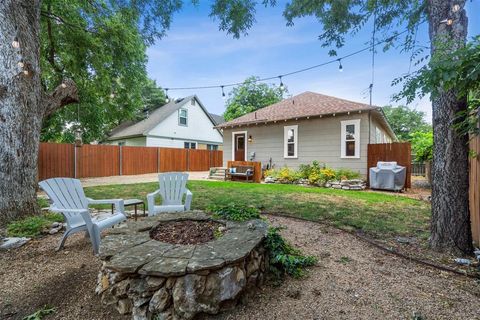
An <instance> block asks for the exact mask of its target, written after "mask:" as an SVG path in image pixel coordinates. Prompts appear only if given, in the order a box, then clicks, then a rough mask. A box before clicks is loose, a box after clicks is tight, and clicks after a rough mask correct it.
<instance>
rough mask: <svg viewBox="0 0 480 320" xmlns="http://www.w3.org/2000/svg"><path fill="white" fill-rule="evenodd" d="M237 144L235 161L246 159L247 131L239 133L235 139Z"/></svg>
mask: <svg viewBox="0 0 480 320" xmlns="http://www.w3.org/2000/svg"><path fill="white" fill-rule="evenodd" d="M233 141H234V143H235V146H234V148H235V149H234V150H235V153H234V155H235V158H234V160H235V161H245V133H237V134H235V135H234V139H233Z"/></svg>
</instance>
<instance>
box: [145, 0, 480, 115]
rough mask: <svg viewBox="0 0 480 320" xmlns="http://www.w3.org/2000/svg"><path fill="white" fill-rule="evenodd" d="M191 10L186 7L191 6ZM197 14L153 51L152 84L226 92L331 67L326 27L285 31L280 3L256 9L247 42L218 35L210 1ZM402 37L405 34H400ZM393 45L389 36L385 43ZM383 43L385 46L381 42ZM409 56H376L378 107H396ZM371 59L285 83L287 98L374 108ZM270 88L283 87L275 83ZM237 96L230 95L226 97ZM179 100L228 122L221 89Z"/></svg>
mask: <svg viewBox="0 0 480 320" xmlns="http://www.w3.org/2000/svg"><path fill="white" fill-rule="evenodd" d="M187 2H188V1H187ZM200 2H201V4H200V5H198V6H192V5H189V6H186V7H185V8H184V10H183V11H181V12H180V13H178V14H176V15H175V16H174V18H173V22H172V25H171V27H170V30H169V31H168V33H167V36H166V37H165V38H163V39H161V40H159V41H157V43H156V44H155V45H153V46H151V47H150V48H149V49H148V50H147V55H148V64H147V71H148V75H149V77H150V78H151V79H154V80H156V82H157V85H159V86H161V87H163V88H169V87H170V88H172V87H192V86H210V85H222V84H227V83H237V82H242V81H243V80H245V79H246V78H247V77H249V76H258V77H260V78H266V77H274V76H278V75H280V74H285V73H288V72H291V71H295V70H299V69H303V68H306V67H310V66H313V65H317V64H321V63H323V62H326V61H330V60H332V59H334V58H332V57H330V56H329V55H328V51H329V50H330V49H331V48H324V47H322V46H321V44H322V42H321V41H320V40H318V36H319V35H320V34H322V25H321V24H320V23H319V22H318V21H317V20H316V19H315V18H312V17H307V18H302V19H297V20H295V24H294V26H286V21H285V19H284V18H283V16H282V11H283V9H284V7H285V2H284V1H277V6H276V7H275V8H263V7H261V6H259V7H258V8H257V14H256V20H257V23H256V24H255V25H254V26H253V27H252V28H251V29H250V30H249V32H248V35H247V36H242V37H241V38H240V39H234V38H233V37H232V35H229V34H227V33H226V32H224V31H219V30H218V21H214V20H212V18H210V17H209V16H208V14H209V10H210V8H209V5H208V1H200ZM466 10H467V15H468V17H469V26H468V27H469V28H468V37H469V38H471V37H472V36H474V35H478V34H480V15H479V14H478V12H480V0H472V1H468V2H467V5H466ZM372 28H373V26H372V24H370V25H368V24H367V25H366V26H365V27H364V28H363V30H362V31H360V32H359V33H358V34H356V35H354V36H348V37H347V39H346V43H345V46H344V47H342V48H341V49H339V50H337V53H338V56H339V57H341V56H344V55H347V54H349V53H351V52H355V51H357V50H359V49H362V48H364V47H366V46H368V45H369V44H368V42H369V41H371V33H372ZM399 30H400V31H402V30H401V29H399ZM385 37H387V36H385ZM378 38H381V39H383V37H382V36H381V35H378ZM417 44H418V45H427V46H428V45H429V40H428V27H427V24H426V23H424V24H423V25H421V26H420V27H419V29H418V32H417ZM411 56H412V54H411V52H401V49H400V48H396V49H390V50H388V51H386V52H383V50H382V48H378V50H377V53H376V55H375V69H374V88H373V94H372V101H373V104H374V105H377V106H385V105H398V104H405V102H404V101H400V102H395V101H393V100H392V95H393V94H395V93H397V92H398V91H399V90H400V89H401V87H400V86H392V80H394V79H395V78H397V77H400V76H402V75H405V74H407V73H408V71H409V69H410V70H412V71H413V70H415V65H414V63H413V64H411V63H410V58H411ZM371 59H372V53H371V51H365V52H363V53H361V54H358V55H355V56H353V57H351V58H348V59H343V60H342V66H343V72H340V71H339V69H338V63H333V64H330V65H327V66H325V67H320V68H317V69H313V70H310V71H307V72H304V73H300V74H296V75H292V76H289V77H284V78H283V79H282V80H283V83H284V84H285V86H286V87H287V88H288V93H289V95H297V94H300V93H302V92H305V91H313V92H318V93H322V94H326V95H331V96H335V97H339V98H343V99H348V100H352V101H357V102H363V103H367V104H368V103H369V94H368V86H369V84H370V83H371V77H372V67H371ZM267 83H272V84H276V85H278V84H279V81H278V80H277V79H275V80H271V81H267ZM230 90H231V88H226V89H225V93H226V94H227V95H228V93H229V91H230ZM168 94H169V96H170V97H174V98H179V97H184V96H188V95H192V94H196V95H197V96H198V97H199V99H200V100H201V101H202V103H203V104H204V106H205V107H206V108H207V110H208V111H209V112H211V113H216V114H222V113H223V112H224V111H225V100H224V99H222V94H221V89H220V88H216V89H204V90H198V89H197V90H178V91H177V90H176V91H169V93H168ZM409 106H410V107H411V108H414V109H416V110H420V111H423V112H425V113H426V119H427V121H429V122H431V114H432V111H431V103H430V101H429V98H428V97H425V98H423V99H422V100H419V99H417V100H416V101H414V102H413V103H411V104H410V105H409Z"/></svg>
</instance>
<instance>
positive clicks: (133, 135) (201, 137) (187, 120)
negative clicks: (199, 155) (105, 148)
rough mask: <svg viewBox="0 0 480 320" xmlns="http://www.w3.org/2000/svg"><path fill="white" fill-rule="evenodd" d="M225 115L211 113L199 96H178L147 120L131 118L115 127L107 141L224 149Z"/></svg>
mask: <svg viewBox="0 0 480 320" xmlns="http://www.w3.org/2000/svg"><path fill="white" fill-rule="evenodd" d="M221 121H222V118H221V117H220V116H217V115H213V114H210V113H208V111H207V109H206V108H205V107H204V106H203V104H202V103H201V102H200V100H199V99H198V97H197V96H196V95H193V96H189V97H186V98H181V99H175V100H172V101H170V102H169V103H167V104H166V105H164V106H162V107H159V108H157V109H155V110H154V111H153V112H151V113H150V114H149V115H148V116H147V117H146V118H145V119H143V120H140V121H136V122H135V121H127V122H125V123H122V124H120V125H119V126H118V127H116V128H115V129H113V130H112V132H111V133H110V136H109V137H108V138H107V141H106V143H107V144H113V145H125V146H147V147H171V148H187V149H209V150H221V149H222V144H223V137H222V132H221V130H220V129H217V128H213V127H214V126H216V125H219V124H220V123H221Z"/></svg>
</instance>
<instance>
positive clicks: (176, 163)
mask: <svg viewBox="0 0 480 320" xmlns="http://www.w3.org/2000/svg"><path fill="white" fill-rule="evenodd" d="M159 149H160V172H174V171H188V169H187V152H188V149H176V148H159Z"/></svg>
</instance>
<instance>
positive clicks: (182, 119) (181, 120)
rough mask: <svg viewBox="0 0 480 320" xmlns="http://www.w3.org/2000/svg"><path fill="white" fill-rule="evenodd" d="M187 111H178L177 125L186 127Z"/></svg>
mask: <svg viewBox="0 0 480 320" xmlns="http://www.w3.org/2000/svg"><path fill="white" fill-rule="evenodd" d="M187 118H188V117H187V109H180V110H178V124H179V125H181V126H186V125H187V120H188V119H187Z"/></svg>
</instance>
